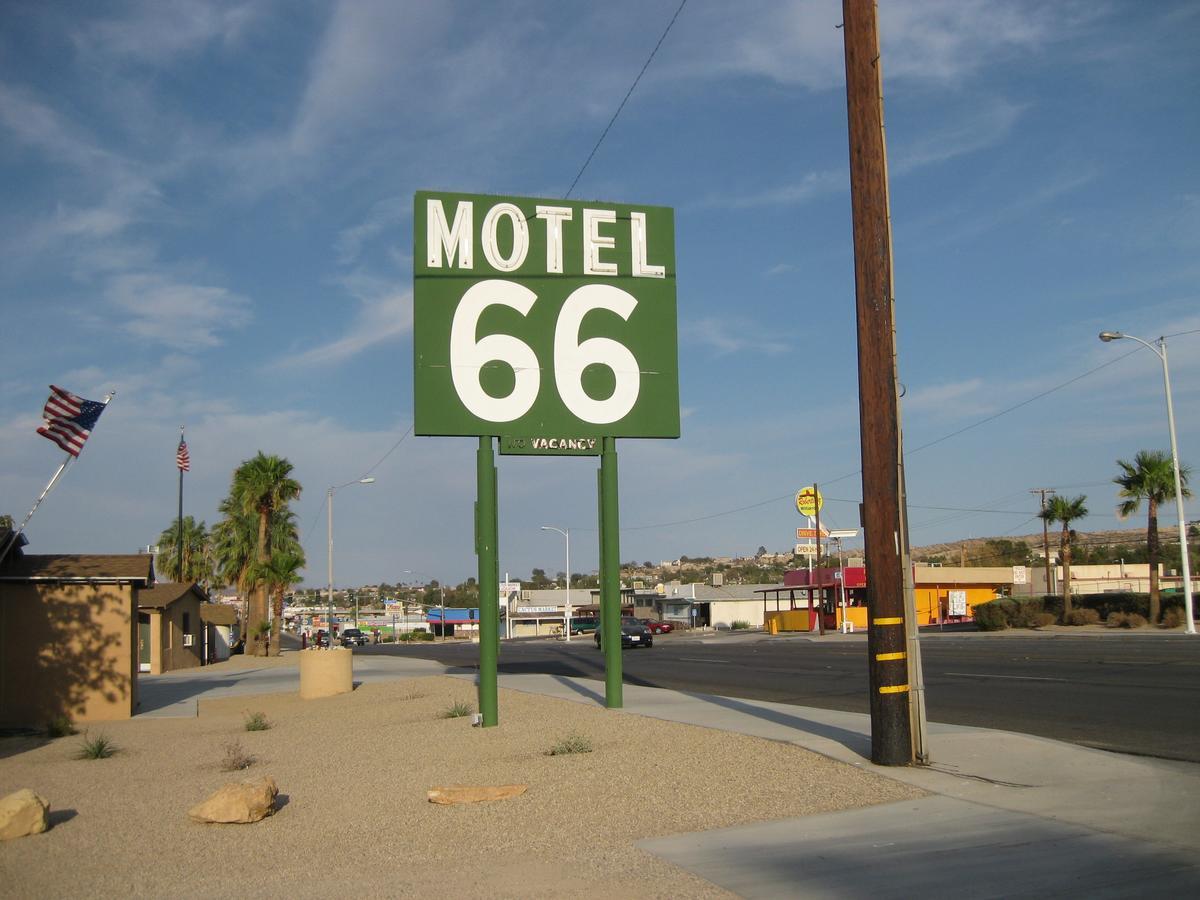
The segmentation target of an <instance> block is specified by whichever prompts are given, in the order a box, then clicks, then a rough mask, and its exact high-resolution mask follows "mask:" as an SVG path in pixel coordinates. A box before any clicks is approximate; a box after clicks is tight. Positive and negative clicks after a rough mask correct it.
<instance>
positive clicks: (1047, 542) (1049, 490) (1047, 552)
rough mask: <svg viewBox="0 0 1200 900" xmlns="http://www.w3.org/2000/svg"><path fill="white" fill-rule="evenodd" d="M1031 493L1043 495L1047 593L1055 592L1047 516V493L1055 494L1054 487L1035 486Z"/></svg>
mask: <svg viewBox="0 0 1200 900" xmlns="http://www.w3.org/2000/svg"><path fill="white" fill-rule="evenodd" d="M1029 493H1031V494H1041V495H1042V554H1043V556H1045V558H1046V593H1047V594H1053V593H1054V588H1053V587H1052V586H1051V585H1050V520H1049V519H1047V518H1046V516H1045V513H1046V495H1047V494H1053V493H1054V488H1034V489H1033V490H1031V491H1030V492H1029Z"/></svg>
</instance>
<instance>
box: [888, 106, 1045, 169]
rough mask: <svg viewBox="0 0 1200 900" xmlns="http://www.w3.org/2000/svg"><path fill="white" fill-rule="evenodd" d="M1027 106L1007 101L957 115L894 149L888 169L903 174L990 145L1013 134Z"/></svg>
mask: <svg viewBox="0 0 1200 900" xmlns="http://www.w3.org/2000/svg"><path fill="white" fill-rule="evenodd" d="M1024 109H1025V108H1024V107H1023V106H1019V105H1017V104H1014V103H1009V102H1007V101H1005V100H994V101H992V102H990V103H987V104H984V105H981V106H980V107H979V108H976V109H973V110H971V111H970V112H968V113H966V114H964V115H960V116H956V117H954V119H953V121H952V122H951V123H950V124H949V125H948V126H947V127H945V128H942V129H940V130H938V131H937V132H934V133H932V134H927V135H925V136H923V137H921V138H919V139H918V140H915V141H910V142H909V143H907V144H905V145H903V146H901V147H895V148H891V151H892V152H891V154H890V155H891V157H892V159H891V161H890V163H889V168H890V170H891V172H892V174H894V175H903V174H906V173H908V172H911V171H913V170H915V169H919V168H921V167H923V166H928V165H934V164H936V163H940V162H945V161H946V160H948V159H953V158H954V157H956V156H963V155H965V154H968V153H974V152H976V151H978V150H983V149H984V148H986V147H990V146H991V145H993V144H995V143H998V142H1000V141H1002V140H1004V138H1006V137H1008V135H1009V134H1011V133H1012V129H1013V126H1014V125H1015V124H1016V123H1017V120H1018V119H1019V118H1020V117H1021V113H1022V112H1023V111H1024Z"/></svg>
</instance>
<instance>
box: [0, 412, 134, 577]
mask: <svg viewBox="0 0 1200 900" xmlns="http://www.w3.org/2000/svg"><path fill="white" fill-rule="evenodd" d="M116 395H117V392H116V391H109V392H108V393H107V394H106V395H105V397H104V405H105V406H108V401H109V400H111V399H112V398H113V397H115V396H116ZM74 458H75V457H74V456H72V455H71V454H70V453H68V454H67V455H66V458H65V459H64V460H63V461H62V463H61V464H60V465H59V467H58V470H57V471H56V472H55V473H54V476H53V477H52V478H51V479H50V480H49V481H48V482H47V483H46V487H45V488H43V489H42V493H41V494H39V495H38V498H37V500H35V501H34V504H33V507H32V508H31V509H30V510H29V514H28V515H26V516H25V519H24V521H22V522H21V527H20V528H18V529H17V530H16V531H14V532H13V533H12V534H11V535H9V538H8V543H7V544H5V545H4V549H3V550H0V563H3V562H4V558H5V557H6V556H8V552H9V551H10V550H12V548H13V547H14V546H16V543H17V541H18V540H19V539H20V537H21V533H22V532H23V531H25V526H26V525H28V524H29V520H30V519H32V518H33V514H34V513H35V512H37V508H38V507H39V506H41V505H42V501H43V500H45V499H46V497H47V496H48V495H49V493H50V491H52V490H53V489H54V485H55V484H56V483H57V482H58V479H59V478H60V477H61V476H62V474H63V472H65V471H66V470H67V466H69V465H70V464H71V460H73V459H74Z"/></svg>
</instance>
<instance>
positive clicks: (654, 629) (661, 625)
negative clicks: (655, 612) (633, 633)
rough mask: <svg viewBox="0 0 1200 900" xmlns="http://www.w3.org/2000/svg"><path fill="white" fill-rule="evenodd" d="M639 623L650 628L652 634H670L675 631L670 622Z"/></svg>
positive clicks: (642, 621)
mask: <svg viewBox="0 0 1200 900" xmlns="http://www.w3.org/2000/svg"><path fill="white" fill-rule="evenodd" d="M638 621H639V622H641V623H642V624H643V625H645V626H646V627H647V628H649V629H650V633H651V634H669V633H670V632H672V631H674V630H675V626H674V625H672V624H671V623H670V622H656V621H654V620H653V619H638Z"/></svg>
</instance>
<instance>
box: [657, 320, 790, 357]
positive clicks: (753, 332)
mask: <svg viewBox="0 0 1200 900" xmlns="http://www.w3.org/2000/svg"><path fill="white" fill-rule="evenodd" d="M679 338H680V346H681V349H684V348H685V347H686V344H687V343H689V342H691V343H696V344H701V345H704V346H706V347H710V348H712V349H713V350H714V351H716V355H717V356H728V355H729V354H731V353H741V352H742V351H745V350H752V351H753V352H755V353H768V354H775V353H786V352H787V351H788V349H789V346H788V344H787V343H785V342H783V341H781V340H779V339H778V337H777V333H775V332H767V331H762V330H760V329H758V328H757V327H755V326H754V325H752V324H750V323H747V322H744V321H738V320H731V319H718V318H715V317H711V316H710V317H707V318H703V319H696V320H694V321H686V322H683V323H681V324H680V326H679Z"/></svg>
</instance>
